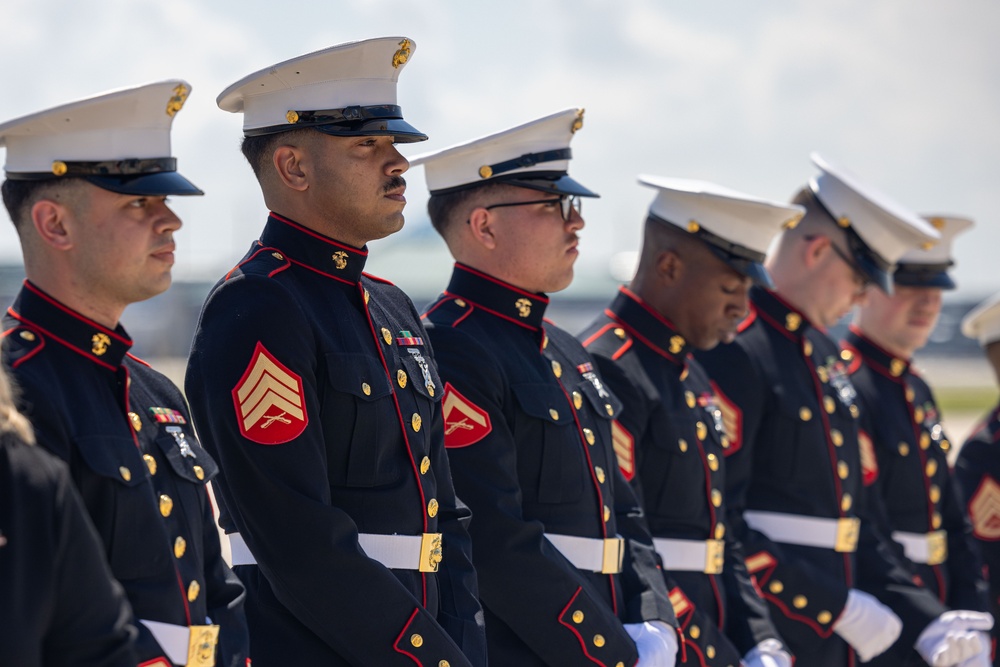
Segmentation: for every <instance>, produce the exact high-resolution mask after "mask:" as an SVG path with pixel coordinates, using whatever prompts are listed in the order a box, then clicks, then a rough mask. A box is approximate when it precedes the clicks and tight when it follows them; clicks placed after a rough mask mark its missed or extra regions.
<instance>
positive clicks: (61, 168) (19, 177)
mask: <svg viewBox="0 0 1000 667" xmlns="http://www.w3.org/2000/svg"><path fill="white" fill-rule="evenodd" d="M169 171H177V158H172V157H160V158H145V159H139V158H131V159H126V160H104V161H101V162H64V161H62V160H55V161H54V162H53V163H52V171H36V172H20V173H17V172H7V178H9V179H10V180H12V181H40V180H46V179H50V178H52V177H53V176H135V175H138V174H157V173H161V172H169Z"/></svg>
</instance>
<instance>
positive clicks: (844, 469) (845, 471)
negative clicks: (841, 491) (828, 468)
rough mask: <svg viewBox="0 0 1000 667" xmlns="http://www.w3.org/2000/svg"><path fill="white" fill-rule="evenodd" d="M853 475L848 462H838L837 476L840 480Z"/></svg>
mask: <svg viewBox="0 0 1000 667" xmlns="http://www.w3.org/2000/svg"><path fill="white" fill-rule="evenodd" d="M850 473H851V468H850V466H848V465H847V462H846V461H838V462H837V475H838V476H839V477H840V479H847V476H848V475H849V474H850Z"/></svg>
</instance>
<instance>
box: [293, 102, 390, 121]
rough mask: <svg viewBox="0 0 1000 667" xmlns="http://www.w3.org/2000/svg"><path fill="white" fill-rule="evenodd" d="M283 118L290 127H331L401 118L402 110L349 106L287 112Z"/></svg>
mask: <svg viewBox="0 0 1000 667" xmlns="http://www.w3.org/2000/svg"><path fill="white" fill-rule="evenodd" d="M285 117H286V118H287V119H288V122H289V123H291V124H292V125H304V126H310V125H332V124H335V123H356V122H358V121H363V120H372V119H378V118H402V117H403V109H402V108H400V107H399V106H396V105H395V104H380V105H377V106H370V107H362V106H350V107H344V108H343V109H322V110H316V111H289V112H288V113H287V114H286V116H285Z"/></svg>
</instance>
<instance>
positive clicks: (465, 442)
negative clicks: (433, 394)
mask: <svg viewBox="0 0 1000 667" xmlns="http://www.w3.org/2000/svg"><path fill="white" fill-rule="evenodd" d="M441 413H442V414H443V415H444V446H445V447H446V448H448V449H455V448H457V447H468V446H469V445H473V444H475V443H477V442H479V441H480V440H482V439H483V438H485V437H486V436H487V435H489V434H490V431H492V430H493V425H492V424H491V423H490V415H489V413H488V412H486V410H483V409H482V408H480V407H479V406H478V405H476V404H475V403H473V402H472V401H470V400H469V399H467V398H466V397H465V396H462V395H461V394H460V393H458V391H457V390H456V389H455V388H454V387H452V386H451V383H450V382H445V383H444V396H443V397H442V398H441Z"/></svg>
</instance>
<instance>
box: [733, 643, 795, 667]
mask: <svg viewBox="0 0 1000 667" xmlns="http://www.w3.org/2000/svg"><path fill="white" fill-rule="evenodd" d="M740 662H741V663H742V664H743V665H744V666H745V667H792V656H791V655H789V654H788V653H787V652H786V651H785V650H784V649H782V648H781V642H779V641H778V640H777V639H765V640H764V641H762V642H761V643H759V644H757V645H756V646H754V647H753V648H752V649H750V650H749V651H747V654H746V655H745V656H743V660H741V661H740Z"/></svg>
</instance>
